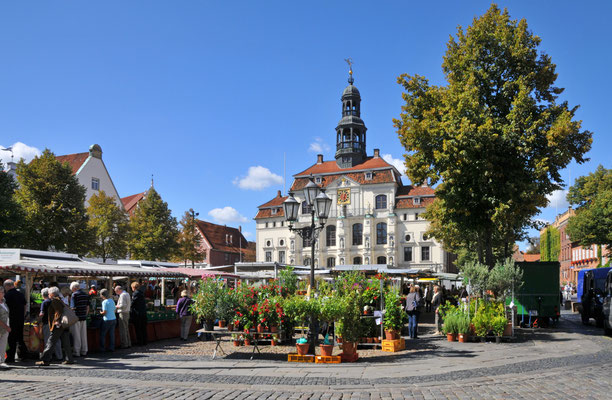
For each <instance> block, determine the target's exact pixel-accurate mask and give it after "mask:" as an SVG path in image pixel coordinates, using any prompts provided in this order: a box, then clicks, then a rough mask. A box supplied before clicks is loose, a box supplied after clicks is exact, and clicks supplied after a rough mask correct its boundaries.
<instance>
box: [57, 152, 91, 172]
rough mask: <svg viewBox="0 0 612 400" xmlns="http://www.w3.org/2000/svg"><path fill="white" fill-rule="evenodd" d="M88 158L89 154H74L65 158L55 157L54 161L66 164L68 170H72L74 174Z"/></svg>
mask: <svg viewBox="0 0 612 400" xmlns="http://www.w3.org/2000/svg"><path fill="white" fill-rule="evenodd" d="M87 157H89V153H75V154H67V155H65V156H55V159H56V160H57V161H59V162H61V163H62V164H64V163H68V164H69V165H70V168H72V173H73V174H76V173H77V171H78V170H79V168H81V166H82V165H83V163H84V162H85V160H87Z"/></svg>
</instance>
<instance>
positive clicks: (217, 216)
mask: <svg viewBox="0 0 612 400" xmlns="http://www.w3.org/2000/svg"><path fill="white" fill-rule="evenodd" d="M208 215H210V216H211V217H212V218H213V219H214V220H215V222H217V223H219V224H228V223H231V222H247V221H248V220H247V219H246V217H245V216H243V215H241V214H240V213H239V212H238V211H237V210H236V209H235V208H233V207H229V206H227V207H223V208H213V209H212V210H210V211H209V212H208Z"/></svg>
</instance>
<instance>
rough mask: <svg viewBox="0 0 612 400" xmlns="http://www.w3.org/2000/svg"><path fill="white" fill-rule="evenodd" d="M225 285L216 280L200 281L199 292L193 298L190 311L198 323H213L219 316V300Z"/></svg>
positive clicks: (206, 279)
mask: <svg viewBox="0 0 612 400" xmlns="http://www.w3.org/2000/svg"><path fill="white" fill-rule="evenodd" d="M222 285H223V283H222V282H221V281H220V280H217V279H214V278H205V279H202V280H201V281H200V285H199V286H198V291H197V292H196V294H195V296H193V303H191V306H190V309H191V312H192V313H193V315H195V317H196V320H197V321H198V322H201V321H211V320H214V319H215V318H216V316H217V298H218V297H219V293H220V292H221V288H222Z"/></svg>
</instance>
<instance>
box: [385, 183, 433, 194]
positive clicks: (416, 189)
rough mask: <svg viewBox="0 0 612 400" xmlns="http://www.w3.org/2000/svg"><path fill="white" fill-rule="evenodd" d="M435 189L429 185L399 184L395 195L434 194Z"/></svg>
mask: <svg viewBox="0 0 612 400" xmlns="http://www.w3.org/2000/svg"><path fill="white" fill-rule="evenodd" d="M435 194H436V191H435V190H434V189H433V188H431V187H429V186H410V185H408V186H400V187H398V188H397V193H395V197H406V196H410V197H415V196H435Z"/></svg>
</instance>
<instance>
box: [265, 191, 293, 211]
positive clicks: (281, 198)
mask: <svg viewBox="0 0 612 400" xmlns="http://www.w3.org/2000/svg"><path fill="white" fill-rule="evenodd" d="M287 197H289V196H283V195H282V194H281V191H280V190H279V191H278V193H277V194H276V197H275V198H273V199H272V200H270V201H268V202H267V203H264V204H262V205H260V206H259V207H257V208H265V207H275V206H281V207H282V205H283V202H284V201H285V200H287Z"/></svg>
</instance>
